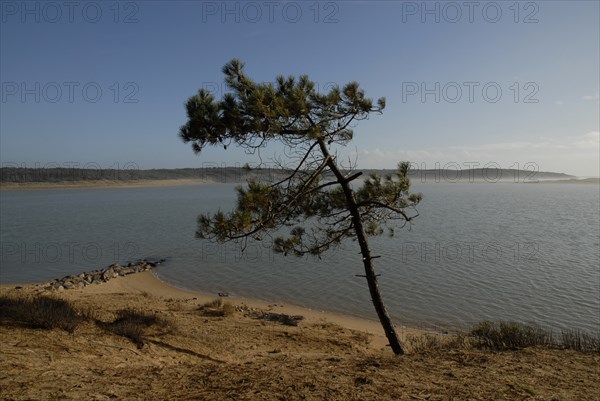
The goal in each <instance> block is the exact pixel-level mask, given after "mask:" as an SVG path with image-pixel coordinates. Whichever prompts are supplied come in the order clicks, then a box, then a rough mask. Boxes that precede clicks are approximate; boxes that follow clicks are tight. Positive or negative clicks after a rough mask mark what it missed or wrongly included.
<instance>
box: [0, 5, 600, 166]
mask: <svg viewBox="0 0 600 401" xmlns="http://www.w3.org/2000/svg"><path fill="white" fill-rule="evenodd" d="M468 4H470V5H467V3H465V2H462V1H459V2H436V1H428V2H421V1H419V2H410V1H409V2H406V1H404V2H403V1H385V2H378V1H369V2H367V1H331V2H315V1H296V2H294V1H272V2H266V1H265V2H263V1H257V2H247V1H246V2H235V1H228V2H221V1H204V2H202V1H169V2H163V1H132V2H127V1H124V2H119V3H117V2H114V1H96V2H86V1H80V2H77V5H74V6H67V5H65V3H64V2H37V1H31V2H20V1H2V2H1V11H2V15H1V18H2V24H1V28H0V29H1V32H0V33H1V39H0V45H1V57H0V67H1V70H0V73H1V77H0V78H1V79H0V80H1V83H2V88H1V90H2V93H1V103H0V106H1V115H0V132H1V137H0V147H1V150H0V159H1V161H2V165H4V166H7V165H24V166H27V167H36V166H42V167H43V166H48V165H65V166H66V165H74V164H73V163H76V164H78V165H79V166H82V167H83V166H86V165H87V166H95V167H98V166H100V168H111V167H112V168H115V167H117V168H119V167H122V166H125V165H128V166H131V165H136V166H139V167H140V168H174V167H202V166H208V165H227V166H234V165H237V164H243V163H246V162H250V163H251V164H252V163H253V162H256V159H255V158H254V157H251V156H247V155H245V154H243V152H241V151H240V150H238V149H231V148H230V149H228V150H227V151H225V150H223V149H220V148H214V149H207V150H206V151H203V153H202V154H201V155H200V156H196V155H194V154H193V152H192V150H191V148H190V147H189V146H188V145H185V144H183V143H182V142H181V141H180V140H179V138H178V137H177V133H178V129H179V126H180V125H182V124H183V123H185V112H184V108H183V104H184V102H185V100H186V99H187V98H188V97H189V96H191V95H193V94H194V93H195V92H196V91H197V90H198V89H199V88H200V87H206V88H210V89H212V90H214V91H215V95H216V96H217V97H218V96H220V95H221V94H222V89H221V88H222V82H223V76H222V73H221V67H222V66H223V65H224V64H225V63H226V62H228V61H229V60H230V59H232V58H234V57H237V58H240V59H242V60H244V61H245V62H246V71H247V73H248V74H249V75H250V76H252V77H253V78H254V79H255V80H257V81H271V80H273V79H274V77H275V76H276V75H278V74H284V75H298V74H308V75H309V76H310V77H311V79H313V80H314V81H315V82H316V83H317V85H319V87H321V88H327V87H328V85H331V84H332V83H337V84H340V85H343V84H345V83H346V82H348V81H351V80H357V81H359V82H360V83H361V86H362V87H363V88H364V89H365V90H366V92H367V94H368V95H369V96H371V97H373V98H378V97H381V96H385V97H386V98H387V108H386V110H385V111H384V114H383V115H380V116H379V115H375V116H373V117H372V118H371V119H370V120H369V121H364V122H362V123H361V124H360V125H358V126H357V127H356V128H355V140H354V141H353V142H352V144H351V145H349V146H348V148H347V149H345V150H342V151H341V154H343V155H344V157H349V158H350V159H351V160H357V161H358V166H359V167H362V168H393V167H394V166H395V165H396V163H397V162H398V161H400V160H408V161H411V162H412V163H415V164H416V165H419V166H423V167H426V168H435V167H436V165H437V164H439V166H440V167H442V168H444V167H446V168H455V167H457V166H458V167H468V166H479V167H483V166H496V167H502V168H516V167H521V168H524V167H527V168H529V169H530V168H531V166H536V168H539V170H540V171H559V172H565V173H569V174H574V175H578V176H598V175H599V168H600V167H599V159H600V156H599V152H600V147H599V146H600V145H599V134H598V132H599V131H600V128H599V125H600V122H599V109H600V106H599V105H600V102H599V86H600V84H599V71H600V62H599V57H600V56H599V49H600V43H599V37H600V28H599V20H600V9H599V4H600V3H599V2H597V1H537V2H513V1H509V2H504V1H497V2H488V1H480V2H473V3H468ZM69 7H71V8H69ZM278 151H279V149H278V148H277V147H273V148H267V149H265V151H264V152H263V155H264V156H266V157H267V158H268V157H270V156H274V155H275V156H277V153H278Z"/></svg>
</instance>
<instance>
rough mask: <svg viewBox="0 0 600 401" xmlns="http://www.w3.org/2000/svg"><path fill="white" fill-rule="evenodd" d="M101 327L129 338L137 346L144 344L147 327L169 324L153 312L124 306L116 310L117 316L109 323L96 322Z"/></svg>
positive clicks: (163, 326) (168, 326)
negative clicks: (124, 307)
mask: <svg viewBox="0 0 600 401" xmlns="http://www.w3.org/2000/svg"><path fill="white" fill-rule="evenodd" d="M97 323H98V324H99V325H100V326H101V327H102V328H104V329H106V330H108V331H111V332H113V333H115V334H117V335H119V336H123V337H126V338H129V339H130V340H131V341H132V342H133V343H134V344H136V345H137V346H138V348H142V347H143V346H144V339H143V336H144V333H145V331H146V329H147V328H149V327H152V326H158V327H161V328H170V324H169V323H168V322H167V321H165V320H163V319H160V318H159V317H158V316H156V315H155V314H151V313H148V312H145V311H142V310H138V309H133V308H126V309H121V310H119V311H117V317H116V319H115V320H114V321H112V322H110V323H103V322H97Z"/></svg>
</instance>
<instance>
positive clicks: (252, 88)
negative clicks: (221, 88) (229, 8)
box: [180, 59, 421, 354]
mask: <svg viewBox="0 0 600 401" xmlns="http://www.w3.org/2000/svg"><path fill="white" fill-rule="evenodd" d="M243 68H244V64H243V63H242V62H240V61H239V60H235V59H234V60H232V61H231V62H229V63H228V64H227V65H225V67H223V73H224V74H225V81H226V84H227V86H228V87H229V88H230V89H231V92H230V93H227V94H225V95H224V96H223V98H222V100H220V101H216V100H215V98H214V97H213V96H212V95H211V94H210V93H208V92H207V91H205V90H204V89H201V90H200V91H199V92H198V94H197V95H195V96H192V97H190V98H189V99H188V101H187V103H186V105H185V106H186V109H187V116H188V121H187V123H186V124H185V125H183V126H182V127H181V129H180V137H181V138H182V139H183V141H184V142H186V143H188V142H191V144H192V147H193V149H194V151H195V152H196V153H199V152H200V151H201V150H202V149H203V148H204V147H206V146H208V145H217V146H224V147H225V148H227V145H228V144H231V143H235V144H237V145H238V146H241V147H242V148H244V149H245V150H246V151H247V152H249V153H254V152H255V151H257V150H259V149H260V148H262V147H264V146H266V145H267V143H268V142H270V141H279V142H280V143H282V144H283V145H285V147H286V154H287V153H289V154H288V156H289V160H288V164H287V165H288V166H290V164H289V162H291V163H293V164H292V168H289V167H288V168H283V167H282V176H281V177H283V178H282V179H280V180H278V182H275V183H263V182H259V181H258V180H249V181H248V182H247V185H245V186H240V187H238V188H237V207H236V208H235V209H234V210H233V211H231V212H230V213H223V212H218V213H216V214H214V215H201V216H199V217H198V228H197V232H196V236H197V237H198V238H203V239H211V240H216V241H219V242H224V241H245V240H247V239H248V238H253V239H257V240H261V239H263V238H264V236H265V235H269V234H270V233H272V232H274V231H278V232H281V231H280V230H281V229H282V228H285V227H287V228H289V233H288V235H287V236H283V237H278V238H276V239H275V240H274V249H275V251H276V252H281V253H284V254H286V255H287V254H293V255H296V256H302V255H314V256H319V255H321V254H322V253H323V252H325V251H327V250H328V249H330V248H332V247H335V246H337V245H339V244H340V243H341V241H342V240H344V239H347V238H352V239H356V240H358V244H359V246H360V253H361V255H362V262H363V266H364V270H365V277H366V280H367V283H368V286H369V291H370V294H371V298H372V300H373V305H374V306H375V310H376V311H377V315H378V317H379V320H380V322H381V324H382V326H383V328H384V330H385V334H386V336H387V339H388V341H389V343H390V346H391V348H392V350H393V351H394V353H395V354H402V353H404V350H403V348H402V345H401V343H400V341H399V339H398V335H397V333H396V330H395V329H394V325H393V323H392V320H391V319H390V316H389V314H388V312H387V310H386V308H385V305H384V303H383V300H382V298H381V293H380V291H379V287H378V283H377V274H375V269H374V265H373V260H374V259H375V258H376V256H373V255H372V254H371V249H370V247H369V242H368V239H367V238H368V236H374V235H380V234H382V233H383V232H384V227H385V226H386V225H388V224H389V223H390V222H391V221H400V223H401V224H402V225H405V224H406V223H408V222H410V221H411V220H412V219H413V218H415V217H416V216H418V213H417V212H416V210H415V206H416V205H417V204H418V203H419V201H420V200H421V194H410V193H409V185H410V183H409V178H408V169H409V164H408V163H400V164H399V165H398V170H397V172H396V173H395V174H394V175H388V176H386V177H384V178H382V177H380V176H377V175H371V176H370V177H368V178H366V179H364V183H363V184H362V185H361V186H358V185H356V186H355V187H353V186H352V185H351V182H352V181H353V180H355V179H356V178H358V177H359V176H360V175H361V173H357V172H355V171H354V169H353V166H347V167H343V166H341V164H340V162H339V160H338V159H337V158H336V153H335V151H334V149H335V148H334V147H335V146H339V145H342V146H344V145H346V144H348V143H349V142H350V141H351V140H352V136H353V131H352V129H351V127H352V126H353V124H354V123H355V122H357V121H360V120H364V119H367V118H368V117H369V114H370V113H381V112H382V110H383V109H384V107H385V99H384V98H381V99H379V100H378V101H377V105H373V102H372V100H371V99H369V98H366V97H365V93H364V91H363V90H361V89H359V85H358V83H356V82H350V83H348V84H347V85H345V86H344V87H343V88H341V89H340V88H339V87H334V88H333V89H331V90H330V91H329V92H328V93H323V94H322V93H318V92H317V91H316V90H315V87H314V83H313V82H311V81H310V80H309V79H308V77H307V76H306V75H303V76H300V77H299V79H297V80H296V79H295V78H294V77H288V78H285V77H283V76H279V77H277V80H276V82H275V83H256V82H254V81H252V80H251V79H250V78H249V77H248V76H246V75H245V74H244V71H243ZM388 228H389V232H390V234H393V228H391V227H388Z"/></svg>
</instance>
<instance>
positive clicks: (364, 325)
mask: <svg viewBox="0 0 600 401" xmlns="http://www.w3.org/2000/svg"><path fill="white" fill-rule="evenodd" d="M42 285H43V283H28V284H14V283H13V284H1V285H0V293H4V292H6V291H14V290H15V288H18V287H21V289H33V290H34V291H39V292H42V291H44V290H42ZM44 292H47V293H48V294H60V295H61V296H63V295H64V296H70V294H73V295H76V296H77V297H80V296H83V297H86V296H90V295H92V296H93V295H107V294H128V295H140V296H152V297H155V298H159V299H162V300H178V301H194V302H196V303H198V305H202V304H205V303H208V302H211V301H214V300H215V299H216V298H220V299H222V300H223V302H230V303H231V304H233V305H236V306H237V305H245V306H248V307H250V308H256V309H260V310H264V311H267V312H274V313H281V314H286V315H301V316H303V317H304V320H303V322H306V323H308V324H314V323H333V324H336V325H338V326H341V327H343V328H346V329H350V330H357V331H361V332H364V333H367V334H369V335H370V336H371V342H370V347H373V348H377V349H381V348H383V347H386V346H387V344H388V341H387V338H386V337H385V332H384V331H383V328H382V326H381V324H380V323H379V322H378V321H375V320H368V319H362V318H357V317H353V316H348V315H343V314H339V313H335V312H329V311H320V310H314V309H310V308H307V307H303V306H297V305H293V304H289V303H285V304H280V303H276V302H267V301H261V300H256V299H249V298H244V297H236V296H226V297H219V296H215V295H212V294H209V293H206V292H201V291H193V290H187V289H182V288H178V287H176V286H173V285H171V284H169V283H167V282H165V281H163V280H161V279H160V278H158V277H157V276H156V275H155V274H154V273H153V272H152V271H151V270H149V271H144V272H140V273H135V274H130V275H127V276H123V277H116V278H114V279H112V280H110V281H107V282H104V283H102V284H98V285H89V286H86V287H84V288H81V289H68V290H64V291H56V292H55V291H52V292H49V291H44ZM396 330H397V332H398V335H399V336H400V337H401V338H403V337H405V336H406V335H414V334H419V333H425V332H426V331H425V330H419V329H414V328H409V327H404V326H397V327H396Z"/></svg>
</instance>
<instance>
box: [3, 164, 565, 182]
mask: <svg viewBox="0 0 600 401" xmlns="http://www.w3.org/2000/svg"><path fill="white" fill-rule="evenodd" d="M358 171H362V172H363V175H364V176H368V175H369V174H371V173H376V174H380V175H382V176H385V175H387V174H393V173H394V170H360V169H358ZM289 172H290V170H281V169H276V168H257V169H250V168H244V167H214V168H180V169H152V170H140V169H120V170H119V169H80V168H22V167H3V168H0V180H1V182H2V183H31V182H43V183H61V182H75V181H137V180H178V179H187V180H189V179H195V180H202V181H206V182H214V183H236V182H245V181H246V180H248V179H251V178H253V179H257V180H259V181H266V182H275V181H276V180H278V179H281V178H283V177H285V174H286V173H289ZM410 177H411V179H412V180H413V182H421V183H434V182H470V181H481V182H498V181H503V182H535V181H543V180H566V179H571V178H575V177H574V176H572V175H568V174H564V173H553V172H539V171H528V170H513V169H496V168H478V169H468V170H448V169H439V170H434V169H431V170H411V171H410Z"/></svg>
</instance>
